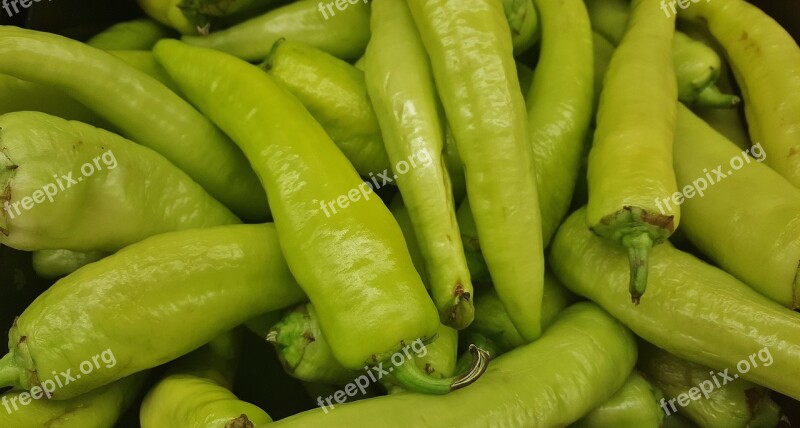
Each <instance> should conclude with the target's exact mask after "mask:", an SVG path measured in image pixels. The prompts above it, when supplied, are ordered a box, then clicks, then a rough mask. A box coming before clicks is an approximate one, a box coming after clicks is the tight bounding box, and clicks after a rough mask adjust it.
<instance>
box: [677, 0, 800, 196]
mask: <svg viewBox="0 0 800 428" xmlns="http://www.w3.org/2000/svg"><path fill="white" fill-rule="evenodd" d="M694 6H698V7H694ZM679 16H680V17H681V18H688V19H694V20H700V21H703V22H705V23H707V24H708V28H709V30H711V34H713V35H714V37H715V38H716V39H717V41H719V43H720V44H721V45H722V47H723V48H725V52H726V53H727V57H728V58H729V61H730V65H731V68H732V69H733V72H734V74H735V75H736V81H737V82H738V83H739V87H740V88H741V90H742V95H743V97H744V111H745V114H746V115H747V124H748V128H749V130H750V136H751V137H752V140H753V143H761V144H762V145H763V146H764V149H765V150H766V152H767V165H769V166H770V167H771V168H772V169H774V170H775V171H778V173H779V174H781V175H782V176H784V177H785V178H786V179H787V180H789V182H791V183H792V184H793V185H794V186H795V187H800V97H798V96H797V94H799V93H800V67H797V64H800V47H798V45H797V43H796V42H795V40H794V39H793V38H792V36H791V35H790V34H789V33H788V32H786V30H785V29H783V27H781V26H780V24H778V23H777V22H775V20H774V19H772V18H771V17H769V16H768V15H767V14H766V13H764V12H762V11H761V10H760V9H758V8H757V7H755V6H753V5H751V4H750V3H748V2H746V1H742V0H728V1H720V2H700V3H698V4H697V5H693V6H692V7H690V8H689V9H688V10H682V9H681V10H680V11H679Z"/></svg>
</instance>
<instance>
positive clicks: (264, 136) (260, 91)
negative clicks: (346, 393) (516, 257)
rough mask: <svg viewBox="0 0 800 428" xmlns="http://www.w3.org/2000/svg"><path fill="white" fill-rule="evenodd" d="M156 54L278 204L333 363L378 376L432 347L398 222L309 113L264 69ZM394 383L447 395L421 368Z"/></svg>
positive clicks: (290, 259)
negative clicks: (398, 358)
mask: <svg viewBox="0 0 800 428" xmlns="http://www.w3.org/2000/svg"><path fill="white" fill-rule="evenodd" d="M154 52H155V55H156V58H157V59H158V60H159V61H160V62H161V64H162V65H163V66H164V67H165V68H166V70H167V72H168V73H169V74H170V75H171V76H172V77H173V79H174V80H175V81H176V82H177V83H178V85H179V86H180V87H181V88H182V89H183V92H184V93H186V94H187V96H188V97H189V99H191V100H192V101H193V102H194V103H195V105H197V106H199V107H200V109H201V110H202V111H203V112H204V113H206V114H207V115H208V116H209V117H211V118H212V120H214V121H215V123H217V124H218V125H219V126H220V127H221V128H222V129H224V130H225V131H226V132H227V133H228V134H229V135H230V136H231V137H232V138H233V139H234V141H236V142H237V143H238V144H239V145H240V147H241V148H242V149H243V150H244V152H245V154H246V155H247V156H248V158H249V159H250V160H251V163H252V165H253V166H254V167H255V168H256V170H257V173H258V174H259V177H260V178H261V180H262V183H263V185H264V187H265V188H266V189H269V191H270V192H272V195H270V196H269V201H270V206H271V207H272V210H273V213H274V216H275V224H276V227H277V228H278V231H279V232H278V233H279V234H280V236H281V249H282V250H283V253H284V255H285V257H286V260H287V263H288V264H289V266H290V268H291V270H292V273H293V274H294V275H295V278H297V281H298V283H299V284H301V287H303V290H304V291H305V292H306V294H308V297H309V298H310V300H311V302H312V303H313V304H314V307H315V308H316V311H317V314H318V315H319V319H320V326H321V330H322V333H323V334H324V335H325V337H326V338H327V340H328V343H329V344H330V345H331V349H332V352H333V355H334V356H335V357H336V360H338V361H339V363H341V364H342V365H343V366H344V367H346V368H348V369H351V370H359V369H361V368H362V367H364V364H378V365H379V366H380V365H381V364H383V363H384V362H385V361H386V360H387V359H388V358H390V357H392V356H393V355H394V354H395V353H396V352H398V351H399V350H401V349H403V347H404V344H405V343H411V342H413V341H415V340H427V339H428V338H430V337H432V336H433V335H434V334H435V333H436V331H437V330H438V327H439V321H438V318H439V317H438V314H437V312H436V307H435V305H434V304H433V303H432V302H431V300H430V297H429V296H428V295H427V293H426V291H425V287H424V286H423V284H422V281H421V280H420V278H419V274H417V272H416V271H415V270H414V266H413V263H412V261H411V257H410V256H409V253H408V249H407V248H406V245H405V241H404V240H403V234H402V232H401V230H400V228H399V226H398V225H397V222H395V220H394V218H393V217H392V215H391V213H390V212H389V210H388V209H387V208H386V206H385V205H383V203H382V201H381V200H380V199H378V198H377V197H376V196H375V195H374V193H373V192H372V189H371V187H370V186H369V185H368V183H365V182H362V181H361V180H360V178H359V177H358V174H357V173H356V171H355V170H354V169H353V167H352V165H350V163H349V162H348V161H347V159H346V158H345V157H344V155H343V154H342V152H341V151H339V149H338V148H337V147H336V145H335V144H334V143H333V141H331V140H330V137H328V135H327V134H326V133H325V131H324V129H322V127H321V126H320V125H319V124H318V123H317V122H316V121H315V120H314V118H313V117H312V116H311V115H310V114H309V113H308V111H306V109H305V108H304V107H303V105H302V104H301V103H300V102H299V101H297V99H295V98H294V97H292V96H291V95H290V94H288V93H287V92H285V91H284V90H282V89H281V88H280V87H279V86H278V85H277V84H276V83H274V82H273V81H272V80H271V78H270V77H269V76H268V75H267V74H265V73H263V72H262V71H261V70H259V68H258V67H256V66H252V65H250V64H248V63H246V62H244V61H242V60H240V59H237V58H234V57H232V56H230V55H227V54H224V53H222V52H218V51H213V50H209V49H204V48H198V47H194V46H189V45H186V44H183V43H180V42H177V41H172V40H163V41H161V42H159V43H158V44H157V45H156V47H155V51H154ZM213 82H217V83H216V84H213ZM209 88H211V89H209ZM362 197H363V199H362ZM331 201H334V202H331ZM342 201H343V202H342ZM351 203H352V205H353V206H352V207H351V206H350V205H351ZM334 205H337V206H338V208H339V209H337V208H336V207H335V206H334ZM348 208H349V209H348ZM395 375H396V376H397V377H398V378H400V379H401V381H403V386H405V387H408V388H409V389H414V390H422V391H426V392H434V393H444V392H448V391H449V389H441V388H440V386H441V384H436V382H434V381H433V380H432V379H430V378H429V377H426V376H425V375H424V374H423V373H420V372H419V370H418V368H417V367H416V366H414V365H413V364H403V365H401V366H399V367H396V370H395ZM417 375H418V376H417ZM404 376H408V377H404ZM471 380H474V378H473V379H471ZM466 384H468V382H464V383H459V384H458V385H452V386H451V388H456V387H463V386H466ZM429 387H430V389H429ZM437 388H438V389H437Z"/></svg>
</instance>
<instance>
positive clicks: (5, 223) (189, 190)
mask: <svg viewBox="0 0 800 428" xmlns="http://www.w3.org/2000/svg"><path fill="white" fill-rule="evenodd" d="M0 144H2V148H3V150H2V155H0V189H2V195H3V196H2V197H1V198H0V205H2V210H3V214H4V215H3V216H0V231H2V233H1V234H0V243H2V244H4V245H8V246H10V247H13V248H17V249H21V250H29V251H30V250H41V249H54V250H55V249H62V248H66V249H70V250H75V251H103V252H114V251H117V250H119V249H120V248H122V247H124V246H126V245H129V244H132V243H134V242H137V241H139V240H141V239H142V238H145V237H147V236H151V235H155V234H158V233H162V232H167V231H173V230H182V229H190V228H195V227H206V226H215V225H221V224H233V223H238V222H239V219H238V218H236V216H235V215H233V214H232V213H231V212H230V211H228V209H227V208H225V207H224V206H222V204H220V203H219V202H217V201H216V200H214V199H213V198H212V197H211V196H209V195H208V194H207V193H206V192H205V191H204V190H203V189H202V188H201V187H200V186H199V185H197V183H195V182H194V181H192V180H191V178H189V176H187V175H186V174H185V173H184V172H183V171H181V170H179V169H178V168H175V166H173V165H172V164H170V163H169V162H168V161H167V160H166V159H164V158H163V157H162V156H160V155H159V154H157V153H155V152H153V151H152V150H150V149H148V148H146V147H142V146H139V145H137V144H134V143H133V142H131V141H128V140H125V139H124V138H122V137H119V136H117V135H115V134H112V133H110V132H108V131H104V130H102V129H98V128H94V127H92V126H89V125H85V124H83V123H80V122H70V121H66V120H64V119H60V118H57V117H54V116H48V115H46V114H44V113H38V112H19V113H9V114H6V115H3V116H0ZM87 165H88V166H89V167H87ZM87 172H89V174H88V175H87ZM145 177H146V178H147V180H148V181H149V182H152V183H158V184H157V185H154V186H149V185H142V180H143V178H145ZM50 197H52V202H51V201H50V199H51V198H50ZM26 208H30V209H26ZM87 212H91V213H92V215H86V213H87Z"/></svg>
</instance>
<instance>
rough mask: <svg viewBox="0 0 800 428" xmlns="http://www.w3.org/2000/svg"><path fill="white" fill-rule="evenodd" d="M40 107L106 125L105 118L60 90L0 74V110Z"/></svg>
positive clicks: (93, 123) (73, 117)
mask: <svg viewBox="0 0 800 428" xmlns="http://www.w3.org/2000/svg"><path fill="white" fill-rule="evenodd" d="M15 111H40V112H44V113H47V114H52V115H53V116H58V117H63V118H64V119H71V120H79V121H81V122H86V123H90V124H92V125H94V126H100V127H104V128H108V125H107V123H106V121H104V120H103V119H101V118H100V117H98V116H97V115H96V114H95V113H94V112H92V111H91V110H89V109H88V108H86V106H84V105H83V104H81V103H79V102H78V101H76V100H75V99H74V98H72V97H70V96H69V95H67V94H65V93H64V92H63V91H60V90H58V89H55V88H52V87H50V86H46V85H39V84H36V83H33V82H28V81H25V80H21V79H17V78H16V77H13V76H9V75H6V74H0V114H6V113H11V112H15Z"/></svg>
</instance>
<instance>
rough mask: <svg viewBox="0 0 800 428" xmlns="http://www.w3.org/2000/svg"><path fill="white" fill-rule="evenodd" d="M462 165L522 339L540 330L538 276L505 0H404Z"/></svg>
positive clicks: (540, 264) (524, 134)
mask: <svg viewBox="0 0 800 428" xmlns="http://www.w3.org/2000/svg"><path fill="white" fill-rule="evenodd" d="M408 5H409V7H410V9H411V12H412V15H413V17H414V21H415V22H416V24H417V27H418V29H419V31H420V35H421V37H422V41H423V44H424V45H425V48H426V50H427V52H428V55H429V57H430V59H431V65H432V68H433V74H434V78H435V81H436V87H437V90H438V93H439V95H440V96H441V99H442V103H443V105H444V109H445V112H446V113H447V118H448V120H449V122H450V125H451V127H452V129H453V135H454V137H455V141H456V144H457V145H458V152H459V154H460V156H461V160H462V163H463V165H464V172H465V176H466V183H467V193H468V195H469V198H470V207H471V211H472V214H473V216H474V219H475V224H476V225H477V230H478V235H479V236H480V242H481V250H482V253H483V256H484V258H485V259H486V263H487V265H488V266H489V270H490V272H491V274H492V279H493V280H494V285H495V288H496V289H497V294H498V296H500V298H501V299H502V300H503V304H504V305H505V306H506V308H507V309H508V312H509V315H510V316H511V318H512V320H513V321H514V325H515V326H516V327H517V329H518V330H519V332H520V334H521V335H522V336H523V337H524V338H525V339H526V340H529V341H531V340H534V339H536V338H537V337H539V335H540V334H541V313H540V310H541V303H542V287H543V282H544V256H543V249H542V234H541V218H540V212H539V202H538V194H537V191H536V172H535V168H534V161H533V156H532V154H531V149H530V145H529V142H528V129H527V121H526V117H525V103H524V100H523V97H522V94H521V93H520V91H519V81H518V80H517V79H518V78H517V71H516V67H515V64H514V57H513V54H512V45H511V37H510V35H509V29H508V23H507V22H506V18H505V16H504V14H503V10H502V5H501V4H500V3H499V2H497V1H496V0H466V1H465V0H424V1H423V0H410V1H409V2H408Z"/></svg>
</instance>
